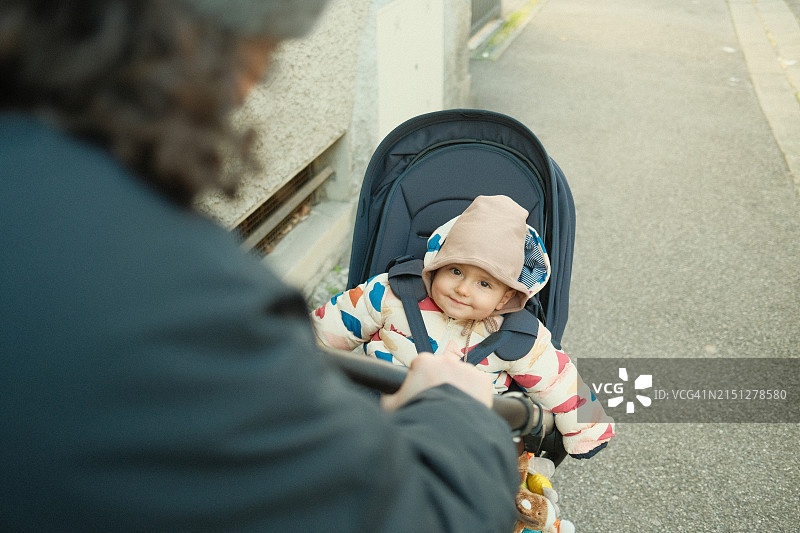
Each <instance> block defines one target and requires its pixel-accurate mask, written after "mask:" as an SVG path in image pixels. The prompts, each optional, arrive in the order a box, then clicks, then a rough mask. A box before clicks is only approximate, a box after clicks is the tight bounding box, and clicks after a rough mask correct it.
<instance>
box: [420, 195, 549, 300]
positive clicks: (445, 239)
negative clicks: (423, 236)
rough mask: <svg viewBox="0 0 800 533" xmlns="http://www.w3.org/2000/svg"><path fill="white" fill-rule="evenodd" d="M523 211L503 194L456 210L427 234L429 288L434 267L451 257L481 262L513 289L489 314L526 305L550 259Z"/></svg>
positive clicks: (480, 198) (452, 260)
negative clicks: (503, 303)
mask: <svg viewBox="0 0 800 533" xmlns="http://www.w3.org/2000/svg"><path fill="white" fill-rule="evenodd" d="M527 218H528V212H527V211H526V210H525V208H523V207H522V206H520V205H519V204H517V203H516V202H515V201H514V200H512V199H511V198H509V197H508V196H478V197H477V198H475V200H474V201H473V202H472V203H471V204H470V206H469V207H468V208H467V209H466V210H465V211H464V212H463V213H462V214H461V215H459V216H457V217H455V218H453V219H452V220H450V221H449V222H447V223H446V224H443V225H442V226H441V227H439V228H438V229H437V230H436V231H435V232H434V233H433V234H432V235H431V236H430V238H429V239H428V251H427V253H426V254H425V258H424V267H423V269H422V280H423V281H424V282H425V287H426V288H427V289H428V294H430V290H431V281H432V279H433V272H434V271H435V270H437V269H438V268H441V267H443V266H447V265H450V264H453V263H461V264H466V265H472V266H476V267H479V268H482V269H483V270H485V271H486V272H488V273H489V274H491V275H492V276H493V277H494V278H496V279H497V280H498V281H500V282H502V283H504V284H505V285H507V286H508V287H509V288H511V289H514V290H516V291H517V294H516V295H514V297H512V298H511V299H510V300H509V301H508V302H507V303H506V305H505V306H504V307H503V308H502V309H500V310H499V311H496V312H495V313H494V314H505V313H510V312H512V311H518V310H520V309H522V308H523V307H525V302H527V301H528V299H529V298H530V297H531V296H533V295H534V294H536V293H537V292H539V291H540V290H541V289H542V287H543V286H544V285H545V283H547V279H548V278H549V276H550V261H549V258H548V257H547V252H546V251H545V249H544V243H542V240H541V238H540V237H539V234H538V233H536V230H534V229H533V228H532V227H530V226H528V224H527V222H526V220H527Z"/></svg>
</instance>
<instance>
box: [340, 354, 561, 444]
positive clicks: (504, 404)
mask: <svg viewBox="0 0 800 533" xmlns="http://www.w3.org/2000/svg"><path fill="white" fill-rule="evenodd" d="M324 353H325V354H326V355H327V356H328V359H329V360H330V361H331V362H332V363H333V364H334V366H336V367H338V368H339V369H340V370H342V371H343V372H344V373H345V375H347V377H348V378H350V380H351V381H353V382H354V383H357V384H359V385H362V386H364V387H367V388H370V389H373V390H376V391H379V392H382V393H386V394H391V393H394V392H396V391H397V389H399V388H400V385H402V383H403V380H404V379H405V377H406V374H407V373H408V370H407V369H406V368H404V367H401V366H397V365H393V364H391V363H386V362H383V361H379V360H377V359H368V358H366V357H358V356H355V355H352V354H350V353H348V352H344V351H338V350H330V349H325V350H324ZM492 411H494V412H495V413H497V414H498V415H499V416H500V417H501V418H503V419H504V420H505V421H506V422H507V423H508V425H509V427H510V428H511V430H512V432H513V433H514V436H520V435H528V434H529V433H531V432H532V431H535V432H536V433H541V434H542V435H546V434H548V433H551V432H552V431H553V430H554V428H555V424H554V417H553V415H552V413H550V412H549V411H545V410H543V409H542V408H541V406H540V405H538V404H536V403H534V402H533V401H531V400H530V399H529V398H528V397H527V396H525V395H523V394H521V393H507V394H502V395H497V396H495V397H494V403H493V405H492Z"/></svg>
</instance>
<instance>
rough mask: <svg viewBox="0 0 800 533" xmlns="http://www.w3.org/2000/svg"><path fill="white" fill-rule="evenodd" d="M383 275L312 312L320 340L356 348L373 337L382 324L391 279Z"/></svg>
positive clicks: (344, 348)
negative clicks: (384, 302) (385, 299)
mask: <svg viewBox="0 0 800 533" xmlns="http://www.w3.org/2000/svg"><path fill="white" fill-rule="evenodd" d="M388 279H389V278H388V275H387V274H380V275H378V276H375V277H373V278H370V279H369V280H367V281H365V282H364V283H362V284H361V285H358V286H357V287H355V288H353V289H350V290H348V291H344V292H341V293H339V294H337V295H336V296H334V297H333V298H331V299H330V300H329V301H328V302H326V303H325V304H324V305H322V306H320V307H319V308H318V309H316V310H315V311H314V312H313V313H311V323H312V325H313V327H314V331H315V332H316V334H317V337H318V338H319V340H320V342H322V344H324V345H325V346H329V347H331V348H338V349H340V350H353V349H354V348H357V347H358V346H361V345H362V344H364V343H367V342H369V341H370V339H372V336H373V335H375V333H377V332H378V330H379V329H381V328H382V327H383V313H382V312H381V311H382V308H383V301H384V298H385V297H386V294H387V291H388V287H389V281H388Z"/></svg>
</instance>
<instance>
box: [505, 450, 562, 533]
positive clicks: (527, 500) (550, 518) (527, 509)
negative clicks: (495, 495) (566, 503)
mask: <svg viewBox="0 0 800 533" xmlns="http://www.w3.org/2000/svg"><path fill="white" fill-rule="evenodd" d="M517 466H518V468H519V474H520V487H519V491H518V492H517V515H518V520H517V524H516V526H515V527H514V532H513V533H535V532H541V533H575V526H574V525H573V524H572V522H570V521H568V520H559V519H558V515H559V512H560V511H559V509H558V494H557V493H556V491H555V490H553V486H552V485H551V484H550V480H549V478H550V477H552V476H553V474H554V473H555V465H553V462H552V461H550V460H549V459H544V458H542V457H534V456H533V455H532V454H529V453H527V452H523V453H522V455H520V456H519V460H518V465H517Z"/></svg>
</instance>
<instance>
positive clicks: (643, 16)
mask: <svg viewBox="0 0 800 533" xmlns="http://www.w3.org/2000/svg"><path fill="white" fill-rule="evenodd" d="M737 2H739V0H729V2H726V1H725V0H670V1H669V2H664V1H663V0H546V1H545V2H544V3H542V4H540V5H539V6H538V9H537V11H536V12H535V15H534V17H533V18H532V19H531V20H530V22H529V23H528V24H527V25H525V26H524V29H523V30H522V31H521V32H520V33H519V34H517V35H516V36H515V37H513V42H510V43H509V46H508V47H507V48H506V49H505V50H504V51H503V52H502V54H501V55H500V56H499V57H498V58H497V59H495V60H473V61H472V63H471V74H472V88H473V97H474V102H473V105H474V107H478V108H484V109H490V110H494V111H499V112H502V113H506V114H508V115H511V116H513V117H515V118H517V119H518V120H520V121H522V122H523V123H524V124H526V125H527V126H528V127H529V128H530V129H531V130H532V131H533V132H534V133H536V135H537V136H538V137H539V138H540V140H541V141H542V143H543V144H544V146H545V148H546V149H547V150H548V152H549V153H550V155H551V156H552V157H553V158H554V159H555V160H556V161H557V162H558V164H559V165H560V166H561V167H562V168H563V170H564V172H565V174H566V176H567V179H568V181H569V183H570V186H571V188H572V192H573V194H574V198H575V204H576V208H577V219H578V228H577V237H576V245H575V257H574V270H573V278H572V279H573V281H572V290H571V293H570V302H571V307H570V319H569V323H568V325H567V329H566V332H565V335H564V348H565V350H566V351H567V352H569V353H570V355H571V356H572V357H574V358H576V359H577V361H578V364H579V369H580V359H581V357H603V358H616V357H620V358H686V357H689V358H749V357H754V358H798V357H800V348H799V346H800V200H798V198H799V196H798V183H800V181H798V178H800V176H795V175H793V174H792V171H791V168H792V164H791V161H796V160H797V159H796V158H797V156H798V155H800V154H797V153H792V147H793V146H796V145H797V144H798V142H799V141H800V139H798V138H796V135H795V131H796V130H793V129H792V124H793V121H794V115H792V114H791V113H789V114H788V115H787V113H785V112H783V113H781V114H780V115H779V116H778V118H777V119H775V117H773V116H770V113H769V111H768V105H769V104H768V101H767V100H768V99H769V98H773V97H774V98H778V99H779V100H780V99H781V98H782V100H781V101H782V102H792V101H794V104H798V101H797V98H796V97H795V98H794V100H792V96H794V95H790V94H789V95H787V94H784V93H785V92H786V90H787V89H786V87H790V86H791V84H782V83H781V84H777V85H775V84H769V83H766V84H765V83H762V82H763V81H764V80H763V78H760V76H762V74H763V72H765V71H769V70H770V69H773V70H774V65H773V64H768V65H761V64H759V63H758V61H759V58H758V56H757V55H752V54H750V55H748V52H749V49H748V46H750V45H749V44H748V42H746V41H747V38H746V35H747V33H746V32H745V31H744V30H743V26H742V25H743V24H747V23H748V22H750V23H753V24H756V25H755V26H753V25H751V28H758V27H763V28H765V29H764V32H765V33H766V34H769V33H770V31H769V28H766V26H765V23H764V20H773V21H775V20H778V18H776V15H774V14H771V15H769V16H766V15H764V14H763V13H757V12H755V11H753V12H754V13H755V14H751V13H750V11H747V10H750V5H751V3H750V2H747V4H748V5H737ZM782 2H783V0H760V1H759V2H758V3H757V4H759V5H760V6H762V8H763V9H769V8H770V7H771V6H772V7H784V8H787V9H784V10H782V11H781V13H784V12H785V13H789V14H790V16H789V19H784V20H783V22H786V23H787V25H788V26H787V27H789V28H790V29H791V28H792V24H795V25H796V23H797V19H796V17H797V12H798V11H797V10H798V4H797V2H796V1H789V2H787V3H785V4H782V5H781V4H779V3H782ZM737 9H739V11H737ZM792 10H794V11H792ZM792 13H793V15H792ZM751 15H752V16H758V17H759V18H758V20H757V21H756V20H755V19H752V20H749V19H747V17H750V16H751ZM765 16H766V18H765ZM737 17H738V18H737ZM770 17H772V18H770ZM792 19H793V20H792ZM772 33H776V32H772ZM776 34H777V33H776ZM769 36H770V35H767V37H769ZM772 37H773V46H777V45H776V43H775V38H774V36H772ZM780 38H781V39H782V41H781V42H780V43H778V44H780V45H781V46H782V48H781V51H782V52H783V56H782V57H772V58H767V59H768V60H769V61H780V60H783V61H784V63H783V68H784V70H783V71H784V72H786V73H787V75H788V73H790V72H791V71H792V69H793V68H794V67H793V65H794V64H795V63H792V61H800V32H798V34H797V39H796V40H794V34H793V33H792V32H791V31H788V32H784V33H782V34H781V37H780ZM791 52H797V54H798V57H785V56H786V55H787V53H791ZM776 54H777V52H776ZM762 66H763V67H764V68H762ZM765 87H766V89H765ZM769 91H773V93H772V94H771V93H770V92H769ZM781 91H783V93H782V92H781ZM790 111H791V110H790ZM797 112H798V115H797V116H800V104H798V110H797ZM774 120H777V121H778V122H781V121H783V123H784V124H788V125H789V126H788V129H787V127H785V126H783V125H781V124H777V125H776V123H775V122H774ZM787 121H788V122H787ZM796 126H797V127H800V121H798V123H797V124H796ZM792 158H795V159H792ZM676 364H677V363H676ZM754 372H757V371H756V370H754ZM751 377H752V378H753V379H755V378H756V376H755V375H754V376H745V377H744V378H743V379H744V380H745V381H747V380H749V379H750V378H751ZM762 377H763V376H762ZM791 392H792V394H793V395H794V396H793V397H794V398H795V399H797V398H798V396H797V394H798V392H800V391H791ZM687 418H691V419H687V420H686V421H685V422H683V423H647V424H644V423H636V422H627V423H622V424H620V425H619V427H618V436H617V437H616V439H615V440H614V441H613V442H612V444H611V445H610V446H609V447H608V449H606V450H604V451H603V452H602V453H601V454H599V455H598V456H597V457H596V458H594V459H591V460H588V461H577V460H567V461H565V462H564V463H563V464H562V466H560V467H559V469H558V472H557V473H556V477H555V479H554V484H555V486H556V489H557V490H559V493H560V495H561V508H562V513H563V516H564V517H565V518H569V519H571V520H572V521H574V522H575V524H576V526H577V528H578V531H587V532H627V531H641V532H649V531H692V532H698V531H725V532H728V531H747V532H751V531H769V532H775V531H787V532H788V531H800V525H798V511H797V507H798V501H800V459H798V455H800V454H799V452H800V426H799V425H798V424H797V423H776V424H763V423H755V422H756V421H754V423H737V424H734V423H714V422H711V421H708V420H705V419H704V417H703V415H702V413H698V414H697V416H692V417H687Z"/></svg>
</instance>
